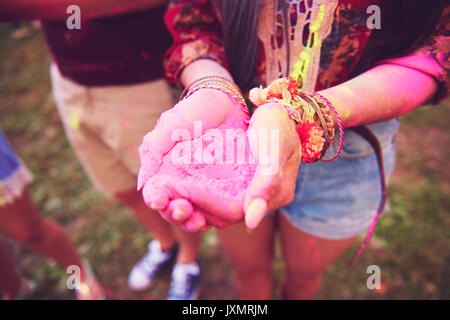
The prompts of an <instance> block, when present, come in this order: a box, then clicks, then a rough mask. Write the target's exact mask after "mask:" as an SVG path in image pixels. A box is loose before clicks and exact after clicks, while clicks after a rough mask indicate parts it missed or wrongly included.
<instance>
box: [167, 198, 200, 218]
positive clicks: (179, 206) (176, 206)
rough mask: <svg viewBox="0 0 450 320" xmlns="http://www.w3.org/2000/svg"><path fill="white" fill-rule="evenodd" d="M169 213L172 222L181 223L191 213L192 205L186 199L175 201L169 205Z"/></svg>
mask: <svg viewBox="0 0 450 320" xmlns="http://www.w3.org/2000/svg"><path fill="white" fill-rule="evenodd" d="M168 208H169V210H168V211H169V212H170V216H171V217H172V219H173V220H175V221H177V222H183V221H185V220H187V219H188V218H189V217H190V216H191V215H192V213H193V211H194V210H193V208H192V204H191V203H190V202H189V201H188V200H186V199H175V200H172V201H170V203H169V206H168Z"/></svg>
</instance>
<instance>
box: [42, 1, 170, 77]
mask: <svg viewBox="0 0 450 320" xmlns="http://www.w3.org/2000/svg"><path fill="white" fill-rule="evenodd" d="M165 10H166V7H165V6H163V7H161V8H156V9H150V10H146V11H142V12H136V13H128V14H123V15H119V16H113V17H105V18H96V19H89V20H82V21H81V29H80V30H76V29H74V30H69V29H68V28H67V26H66V21H43V22H42V29H43V32H44V35H45V37H46V40H47V43H48V45H49V47H50V50H51V52H52V55H53V59H54V60H55V62H56V64H57V65H58V67H59V70H60V71H61V73H62V75H64V76H65V77H67V78H69V79H71V80H73V81H75V82H78V83H80V84H83V85H87V86H104V85H124V84H135V83H140V82H145V81H150V80H154V79H158V78H162V77H164V67H163V56H164V52H165V51H166V50H167V49H168V48H169V47H170V45H171V43H172V38H171V36H170V33H169V32H168V31H167V28H166V26H165V24H164V20H163V16H164V12H165Z"/></svg>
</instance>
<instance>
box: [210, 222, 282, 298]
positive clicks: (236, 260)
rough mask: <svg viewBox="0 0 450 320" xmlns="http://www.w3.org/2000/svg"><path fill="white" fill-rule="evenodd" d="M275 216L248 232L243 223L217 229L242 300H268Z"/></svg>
mask: <svg viewBox="0 0 450 320" xmlns="http://www.w3.org/2000/svg"><path fill="white" fill-rule="evenodd" d="M274 223H275V215H271V216H269V217H267V218H265V219H263V221H262V222H261V223H260V224H259V226H258V227H257V228H256V229H254V230H252V231H251V232H250V233H249V232H248V231H247V229H246V227H245V225H244V224H243V223H241V224H239V225H235V226H231V227H228V228H225V229H222V230H218V231H217V235H218V237H219V240H220V242H221V244H222V247H223V248H224V250H225V252H226V253H227V255H228V257H229V259H230V260H231V264H232V265H233V268H234V270H235V272H236V275H237V287H238V291H239V294H240V296H241V298H242V299H270V297H271V292H272V282H273V270H272V259H273V252H274V233H275V224H274Z"/></svg>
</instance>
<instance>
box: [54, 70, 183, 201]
mask: <svg viewBox="0 0 450 320" xmlns="http://www.w3.org/2000/svg"><path fill="white" fill-rule="evenodd" d="M50 74H51V80H52V90H53V96H54V99H55V101H56V105H57V108H58V111H59V114H60V116H61V118H62V121H63V124H64V129H65V131H66V134H67V137H68V139H69V140H70V142H71V144H72V146H73V148H74V149H75V152H76V154H77V156H78V158H79V159H80V161H81V163H82V165H83V167H84V169H85V170H86V172H87V174H88V176H89V178H90V179H91V181H92V183H93V184H94V185H95V187H96V188H97V189H99V190H100V191H101V192H103V193H104V194H106V195H107V196H109V197H113V196H114V195H115V194H117V193H119V192H122V191H126V190H130V189H132V188H136V180H137V174H138V171H139V164H140V161H139V154H138V148H139V145H140V144H141V142H142V138H143V136H144V135H145V134H146V133H147V132H149V131H150V130H152V129H153V127H154V126H155V125H156V121H157V120H158V118H159V116H160V115H161V113H162V112H164V111H166V110H168V109H169V108H171V107H172V106H173V105H174V103H175V99H176V98H175V97H176V92H174V90H173V89H172V88H171V87H170V86H169V85H168V84H167V82H166V81H165V80H164V79H158V80H155V81H150V82H146V83H141V84H137V85H127V86H104V87H86V86H83V85H80V84H78V83H75V82H73V81H71V80H70V79H67V78H65V77H64V76H62V75H61V73H60V72H59V70H58V67H57V66H56V65H54V64H53V65H52V66H51V67H50Z"/></svg>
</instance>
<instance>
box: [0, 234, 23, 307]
mask: <svg viewBox="0 0 450 320" xmlns="http://www.w3.org/2000/svg"><path fill="white" fill-rule="evenodd" d="M21 282H22V277H21V276H20V275H19V273H17V271H16V269H15V268H14V265H13V263H12V261H11V257H10V255H9V253H8V252H7V250H6V248H5V247H4V246H3V244H2V243H0V288H2V289H3V291H4V294H5V297H6V299H12V300H13V299H16V298H17V295H18V294H19V290H20V284H21Z"/></svg>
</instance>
